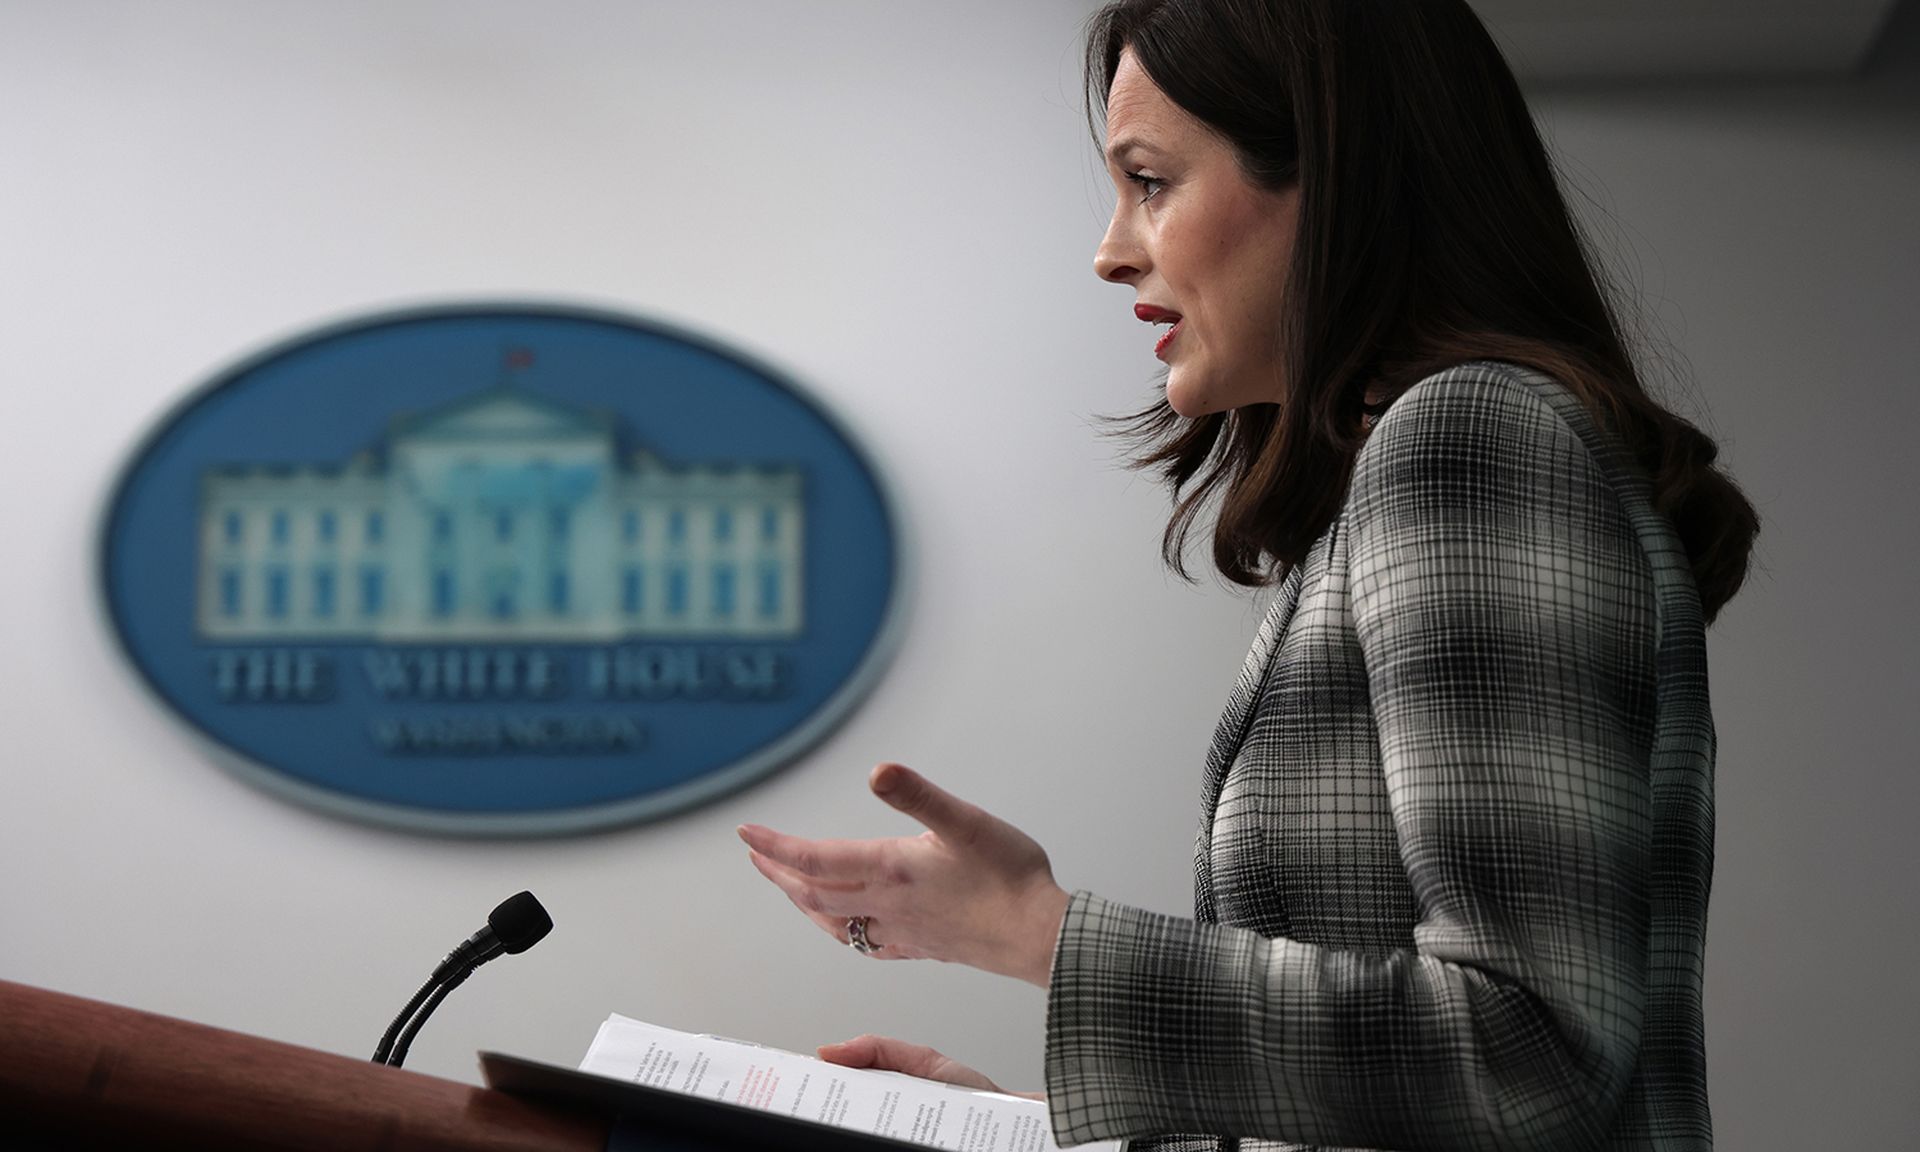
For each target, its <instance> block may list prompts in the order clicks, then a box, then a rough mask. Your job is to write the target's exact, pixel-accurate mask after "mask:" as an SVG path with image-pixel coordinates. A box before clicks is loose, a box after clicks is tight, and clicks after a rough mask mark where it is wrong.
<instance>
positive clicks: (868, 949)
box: [847, 916, 884, 956]
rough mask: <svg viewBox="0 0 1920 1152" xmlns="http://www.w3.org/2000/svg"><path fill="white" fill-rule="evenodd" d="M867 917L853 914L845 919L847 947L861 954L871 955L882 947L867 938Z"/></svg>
mask: <svg viewBox="0 0 1920 1152" xmlns="http://www.w3.org/2000/svg"><path fill="white" fill-rule="evenodd" d="M868 919H869V917H866V916H855V917H853V918H852V919H851V920H848V921H847V947H849V948H851V949H853V950H854V951H855V952H858V953H860V955H862V956H871V955H873V954H874V953H875V952H878V951H880V949H881V948H882V947H884V945H880V944H875V943H874V942H873V941H871V940H869V939H867V920H868Z"/></svg>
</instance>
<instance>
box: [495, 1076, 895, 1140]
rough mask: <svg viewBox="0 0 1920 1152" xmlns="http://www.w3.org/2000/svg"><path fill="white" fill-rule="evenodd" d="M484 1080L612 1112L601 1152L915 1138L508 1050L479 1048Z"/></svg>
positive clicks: (602, 1112) (535, 1095)
mask: <svg viewBox="0 0 1920 1152" xmlns="http://www.w3.org/2000/svg"><path fill="white" fill-rule="evenodd" d="M480 1070H481V1073H482V1074H483V1075H485V1077H486V1080H487V1087H489V1088H496V1089H498V1090H500V1091H502V1092H507V1093H511V1094H513V1095H515V1096H526V1097H530V1098H533V1099H538V1100H550V1101H554V1102H556V1103H565V1104H571V1105H574V1106H576V1107H580V1106H584V1110H587V1111H593V1112H596V1113H598V1114H599V1115H602V1116H610V1117H614V1118H615V1120H616V1121H617V1123H616V1124H615V1127H614V1131H613V1135H612V1137H611V1138H609V1140H608V1141H607V1148H608V1152H641V1150H644V1152H735V1150H738V1152H762V1150H764V1152H867V1150H871V1152H883V1150H884V1152H900V1150H901V1149H920V1148H922V1146H921V1145H919V1144H909V1143H908V1142H906V1141H905V1140H895V1139H893V1138H892V1137H888V1136H875V1135H873V1134H871V1133H868V1132H856V1131H854V1130H852V1129H849V1128H836V1127H834V1126H833V1125H831V1124H821V1123H817V1122H815V1121H812V1120H802V1119H799V1118H798V1117H795V1116H781V1115H779V1114H777V1113H773V1112H766V1111H763V1110H761V1109H759V1108H747V1107H744V1106H742V1105H739V1104H728V1103H726V1102H725V1101H722V1100H708V1099H705V1098H702V1097H699V1096H688V1095H686V1094H684V1093H681V1092H669V1091H666V1090H665V1089H662V1088H649V1087H647V1086H646V1085H644V1084H635V1083H633V1082H631V1081H628V1080H616V1079H614V1078H613V1077H611V1076H596V1075H594V1074H593V1073H591V1072H581V1071H578V1070H576V1069H573V1068H561V1067H559V1066H557V1065H553V1064H542V1063H540V1062H539V1061H537V1060H526V1059H523V1058H521V1057H519V1056H508V1055H505V1054H503V1053H500V1052H482V1053H480Z"/></svg>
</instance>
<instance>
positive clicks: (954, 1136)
mask: <svg viewBox="0 0 1920 1152" xmlns="http://www.w3.org/2000/svg"><path fill="white" fill-rule="evenodd" d="M580 1070H581V1071H582V1072H591V1073H594V1074H595V1075H598V1076H611V1077H614V1078H616V1079H620V1080H630V1081H632V1082H633V1083H636V1084H644V1085H646V1086H647V1087H649V1088H663V1089H666V1090H668V1091H672V1092H684V1093H686V1094H687V1095H689V1096H703V1097H706V1098H707V1099H710V1100H723V1101H726V1102H727V1103H729V1104H739V1105H743V1106H745V1107H748V1108H760V1109H764V1110H766V1111H769V1112H776V1113H781V1114H784V1115H787V1116H794V1117H798V1118H800V1119H802V1120H812V1121H815V1122H816V1123H820V1124H831V1125H834V1126H835V1127H839V1128H851V1129H854V1130H856V1131H860V1132H871V1133H873V1134H874V1135H877V1136H889V1137H892V1138H893V1139H895V1140H906V1141H909V1142H911V1143H914V1144H920V1145H923V1146H925V1147H928V1148H950V1149H954V1150H955V1152H1056V1150H1057V1149H1058V1148H1059V1145H1057V1144H1055V1143H1054V1142H1053V1131H1052V1129H1051V1127H1050V1126H1049V1125H1048V1122H1047V1106H1046V1105H1045V1104H1044V1103H1042V1102H1040V1101H1038V1100H1028V1099H1026V1098H1025V1097H1023V1096H1006V1095H1002V1094H1000V1093H998V1092H977V1091H974V1090H973V1089H970V1088H958V1087H955V1086H953V1085H951V1084H941V1083H938V1082H936V1081H932V1080H922V1079H920V1078H919V1077H916V1076H907V1075H903V1074H902V1073H899V1072H882V1071H876V1070H874V1069H871V1068H846V1067H842V1066H841V1065H838V1064H829V1063H827V1062H826V1061H824V1060H820V1059H817V1058H815V1057H812V1056H802V1055H800V1054H799V1053H796V1052H783V1051H781V1050H779V1049H777V1048H766V1047H762V1046H761V1045H758V1044H750V1043H747V1042H746V1041H744V1040H728V1039H726V1038H725V1037H721V1036H696V1035H694V1034H692V1033H690V1032H677V1031H675V1030H673V1029H671V1028H662V1027H660V1026H659V1025H657V1024H645V1023H642V1022H641V1021H639V1020H631V1019H628V1018H627V1017H625V1016H619V1015H615V1016H611V1017H609V1018H608V1019H607V1022H606V1023H605V1024H602V1025H601V1026H600V1032H599V1035H597V1036H595V1037H594V1038H593V1047H591V1048H589V1049H588V1050H587V1058H586V1059H585V1060H582V1061H581V1062H580ZM1076 1147H1080V1148H1089V1149H1096V1150H1101V1152H1116V1150H1117V1149H1118V1148H1119V1147H1120V1145H1119V1143H1118V1142H1109V1143H1103V1144H1082V1145H1076Z"/></svg>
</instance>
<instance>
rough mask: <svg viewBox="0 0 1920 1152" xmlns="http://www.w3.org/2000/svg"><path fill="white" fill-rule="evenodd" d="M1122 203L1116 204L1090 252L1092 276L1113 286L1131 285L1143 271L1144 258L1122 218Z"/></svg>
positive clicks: (1123, 207)
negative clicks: (1103, 232) (1095, 245)
mask: <svg viewBox="0 0 1920 1152" xmlns="http://www.w3.org/2000/svg"><path fill="white" fill-rule="evenodd" d="M1125 211H1126V204H1125V203H1124V198H1123V202H1122V203H1120V204H1116V205H1115V206H1114V209H1113V219H1111V220H1109V221H1108V222H1107V234H1106V235H1105V236H1103V237H1101V238H1100V247H1099V248H1097V249H1095V250H1094V253H1093V272H1094V275H1096V276H1098V277H1100V279H1102V280H1107V281H1111V282H1112V283H1115V284H1131V283H1133V282H1134V281H1135V280H1138V279H1139V278H1140V276H1141V274H1142V273H1143V272H1144V271H1145V270H1146V263H1147V261H1146V256H1145V254H1144V253H1143V252H1142V251H1141V250H1140V245H1139V244H1138V242H1137V241H1136V240H1135V238H1134V236H1133V229H1132V228H1131V227H1130V226H1129V224H1128V221H1127V220H1126V219H1125V218H1124V213H1125Z"/></svg>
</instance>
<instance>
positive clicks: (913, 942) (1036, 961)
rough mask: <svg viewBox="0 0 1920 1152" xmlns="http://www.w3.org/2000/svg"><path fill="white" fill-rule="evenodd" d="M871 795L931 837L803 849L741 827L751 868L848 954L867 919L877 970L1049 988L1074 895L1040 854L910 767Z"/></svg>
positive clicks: (880, 770)
mask: <svg viewBox="0 0 1920 1152" xmlns="http://www.w3.org/2000/svg"><path fill="white" fill-rule="evenodd" d="M867 786H868V787H869V788H871V789H872V790H873V794H874V795H876V796H878V797H880V798H881V799H882V800H884V801H886V802H887V803H888V804H890V805H892V806H893V807H895V808H898V809H899V810H900V811H902V812H905V813H906V814H907V815H909V816H912V817H913V818H914V819H916V820H918V821H919V822H920V823H922V824H924V825H926V827H927V830H926V831H925V832H923V833H921V834H920V835H918V836H908V837H899V838H895V839H888V840H803V839H801V838H800V837H797V836H787V835H784V834H782V833H779V832H775V831H773V830H772V829H770V828H763V827H760V826H759V825H757V824H744V825H741V827H740V838H741V839H742V840H745V841H746V842H747V846H748V847H749V848H750V849H751V850H752V851H751V852H750V853H749V855H750V857H751V858H752V860H753V866H754V867H756V868H758V869H759V870H760V872H761V874H762V875H764V876H765V877H766V878H767V879H769V880H771V881H773V882H774V883H775V884H776V885H778V886H779V888H780V890H781V891H782V892H785V893H786V894H787V898H788V899H789V900H791V901H793V904H794V907H796V908H798V909H800V911H802V912H804V913H806V915H807V917H808V918H809V919H811V920H812V921H813V922H814V923H815V924H818V925H819V926H820V928H821V929H822V930H824V931H825V932H826V933H827V934H828V935H830V936H832V937H833V938H834V939H836V940H839V941H841V942H842V943H845V942H846V940H847V922H848V921H849V920H850V919H852V918H853V917H856V916H864V917H866V918H867V925H866V930H867V939H868V940H869V941H870V942H871V943H872V944H873V945H874V946H875V950H874V951H873V952H872V953H870V955H872V956H874V957H875V958H877V959H899V960H908V959H933V960H947V961H952V962H954V963H959V964H966V965H969V966H970V967H974V968H979V969H982V970H984V971H987V972H993V973H997V974H999V975H1002V976H1013V977H1016V978H1018V979H1021V980H1025V981H1027V982H1029V983H1031V984H1037V985H1039V986H1040V987H1042V988H1045V987H1046V986H1047V979H1048V975H1049V969H1050V968H1051V966H1052V963H1053V944H1054V938H1055V937H1056V936H1058V935H1059V932H1060V920H1061V917H1062V916H1064V915H1065V914H1066V909H1067V893H1066V891H1065V890H1064V889H1062V888H1061V887H1060V886H1059V885H1058V884H1056V883H1054V881H1053V869H1052V866H1051V865H1050V864H1048V862H1047V854H1046V852H1045V851H1044V850H1043V849H1042V848H1041V847H1040V845H1039V844H1037V843H1035V842H1034V840H1033V838H1032V837H1030V836H1028V835H1027V834H1026V833H1024V832H1022V831H1020V830H1019V829H1018V828H1015V827H1014V826H1013V825H1011V824H1008V823H1007V822H1006V821H1004V820H1001V819H1000V818H998V817H996V816H993V815H992V814H990V813H988V812H986V811H984V810H982V809H980V808H976V807H974V806H973V805H972V804H969V803H967V802H966V801H964V800H960V799H958V798H957V797H954V796H952V795H949V794H948V793H947V792H944V791H942V790H941V789H939V788H937V787H935V786H934V785H933V784H932V783H931V782H930V781H928V780H927V779H926V778H925V777H923V776H921V775H920V774H919V773H917V772H915V771H913V770H912V769H910V768H907V767H905V766H903V765H900V764H882V765H880V766H879V767H877V768H875V769H874V770H873V773H872V775H871V776H869V777H868V779H867Z"/></svg>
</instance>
